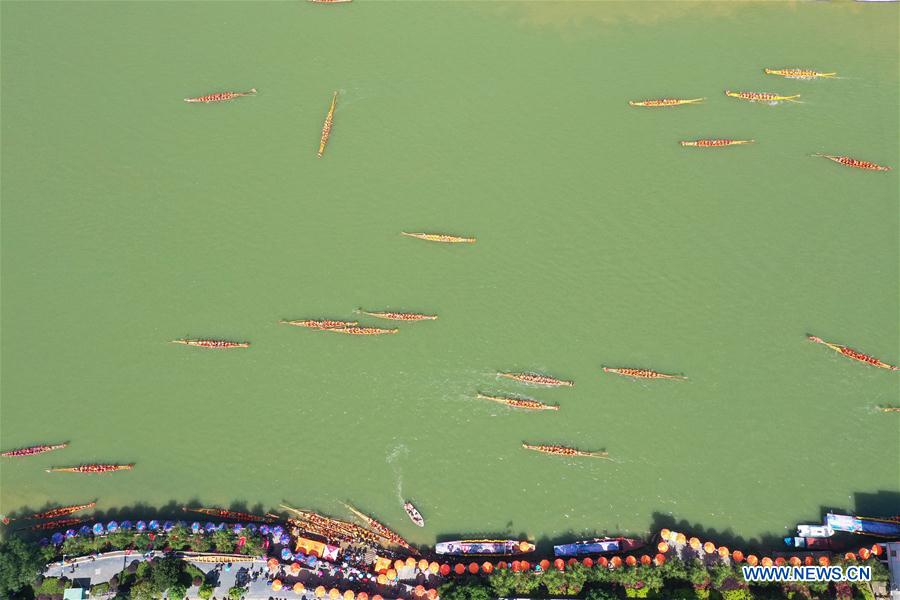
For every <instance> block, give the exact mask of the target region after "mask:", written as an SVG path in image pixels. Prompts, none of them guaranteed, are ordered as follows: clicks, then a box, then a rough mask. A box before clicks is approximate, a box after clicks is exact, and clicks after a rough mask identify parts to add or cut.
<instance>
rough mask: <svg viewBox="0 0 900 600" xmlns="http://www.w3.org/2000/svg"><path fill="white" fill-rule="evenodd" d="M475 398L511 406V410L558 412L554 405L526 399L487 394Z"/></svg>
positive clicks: (479, 394) (480, 394) (557, 407)
mask: <svg viewBox="0 0 900 600" xmlns="http://www.w3.org/2000/svg"><path fill="white" fill-rule="evenodd" d="M477 398H479V399H480V400H490V401H491V402H498V403H500V404H505V405H507V406H512V407H513V408H524V409H527V410H559V406H557V405H555V404H552V405H551V404H544V403H543V402H538V401H537V400H530V399H527V398H509V397H507V396H488V395H487V394H482V393H481V392H479V393H478V395H477Z"/></svg>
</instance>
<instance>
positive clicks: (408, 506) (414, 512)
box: [403, 501, 425, 527]
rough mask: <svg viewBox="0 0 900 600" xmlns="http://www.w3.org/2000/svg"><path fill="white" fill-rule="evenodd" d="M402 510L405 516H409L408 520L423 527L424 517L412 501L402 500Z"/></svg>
mask: <svg viewBox="0 0 900 600" xmlns="http://www.w3.org/2000/svg"><path fill="white" fill-rule="evenodd" d="M403 510H405V511H406V514H407V516H409V520H410V521H412V522H413V523H415V524H416V525H418V526H419V527H425V519H424V518H423V517H422V513H420V512H419V509H417V508H416V507H415V506H413V503H412V502H409V501H407V502H404V503H403Z"/></svg>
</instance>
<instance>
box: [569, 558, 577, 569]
mask: <svg viewBox="0 0 900 600" xmlns="http://www.w3.org/2000/svg"><path fill="white" fill-rule="evenodd" d="M577 563H578V559H577V558H570V559H569V560H568V561H566V564H567V565H569V566H570V567H571V566H572V565H574V564H577Z"/></svg>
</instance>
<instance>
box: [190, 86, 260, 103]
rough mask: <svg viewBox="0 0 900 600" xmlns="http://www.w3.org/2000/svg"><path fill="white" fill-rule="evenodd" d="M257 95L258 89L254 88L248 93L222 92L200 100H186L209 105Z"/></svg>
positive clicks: (201, 97)
mask: <svg viewBox="0 0 900 600" xmlns="http://www.w3.org/2000/svg"><path fill="white" fill-rule="evenodd" d="M254 94H256V88H252V89H251V90H250V91H248V92H220V93H218V94H210V95H208V96H200V97H198V98H185V99H184V101H185V102H202V103H204V104H209V103H210V102H227V101H229V100H234V99H235V98H240V97H241V96H252V95H254Z"/></svg>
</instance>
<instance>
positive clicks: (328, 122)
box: [316, 92, 338, 158]
mask: <svg viewBox="0 0 900 600" xmlns="http://www.w3.org/2000/svg"><path fill="white" fill-rule="evenodd" d="M337 95H338V93H337V92H335V93H334V96H332V97H331V106H330V107H329V108H328V114H327V115H326V116H325V123H324V124H323V125H322V137H321V138H319V152H318V153H317V154H316V156H318V157H319V158H322V155H323V154H325V144H327V143H328V137H329V136H330V135H331V126H332V125H334V107H335V105H336V104H337Z"/></svg>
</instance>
